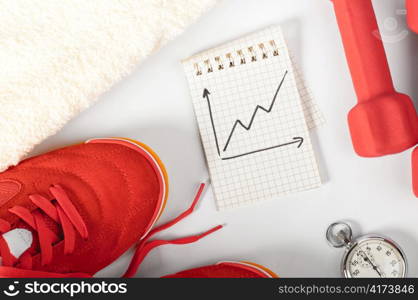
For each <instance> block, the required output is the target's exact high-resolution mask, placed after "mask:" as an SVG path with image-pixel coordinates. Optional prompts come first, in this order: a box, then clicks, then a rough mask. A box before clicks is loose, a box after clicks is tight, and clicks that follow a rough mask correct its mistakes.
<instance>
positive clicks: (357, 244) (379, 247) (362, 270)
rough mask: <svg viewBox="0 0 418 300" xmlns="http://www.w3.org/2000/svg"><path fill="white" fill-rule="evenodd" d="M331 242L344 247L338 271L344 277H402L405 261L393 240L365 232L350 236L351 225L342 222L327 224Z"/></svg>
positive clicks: (405, 265)
mask: <svg viewBox="0 0 418 300" xmlns="http://www.w3.org/2000/svg"><path fill="white" fill-rule="evenodd" d="M326 237H327V240H328V242H329V243H330V244H331V246H333V247H335V248H342V247H345V253H344V256H343V259H342V262H341V271H342V273H343V276H345V277H346V278H363V277H369V278H404V277H406V274H407V262H406V258H405V254H404V252H403V251H402V249H401V248H400V247H399V246H398V245H397V244H396V243H395V242H394V241H392V240H390V239H388V238H385V237H382V236H378V235H365V236H362V237H359V238H357V239H354V240H353V234H352V230H351V227H350V226H349V225H348V224H346V223H343V222H337V223H333V224H331V225H330V226H329V227H328V230H327V233H326Z"/></svg>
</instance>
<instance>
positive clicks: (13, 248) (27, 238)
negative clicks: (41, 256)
mask: <svg viewBox="0 0 418 300" xmlns="http://www.w3.org/2000/svg"><path fill="white" fill-rule="evenodd" d="M3 239H4V240H5V241H6V244H7V246H8V247H9V250H10V253H11V254H12V255H13V256H14V257H15V258H16V259H17V258H19V257H20V256H21V255H22V254H23V253H24V252H25V251H26V250H28V249H29V248H31V246H32V243H33V234H32V232H31V231H30V230H28V229H25V228H15V229H12V230H10V231H8V232H6V233H3Z"/></svg>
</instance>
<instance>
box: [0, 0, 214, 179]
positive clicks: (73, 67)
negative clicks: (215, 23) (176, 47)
mask: <svg viewBox="0 0 418 300" xmlns="http://www.w3.org/2000/svg"><path fill="white" fill-rule="evenodd" d="M216 1H217V0H60V1H57V0H0V63H1V65H0V171H2V170H5V169H6V168H7V167H9V166H11V165H16V164H17V163H18V162H19V160H21V159H22V158H23V157H24V156H25V155H26V154H27V153H28V152H29V151H31V150H32V148H33V147H34V146H35V145H36V144H38V143H40V142H41V141H42V140H44V139H45V138H47V137H48V136H50V135H53V134H55V133H56V132H57V131H58V130H59V129H61V128H62V127H63V126H64V124H65V123H66V122H67V121H69V120H70V119H71V118H73V117H74V116H75V115H77V114H78V113H79V112H80V111H82V110H83V109H85V108H87V107H88V106H89V105H90V104H91V103H92V102H94V101H95V100H96V99H97V98H98V97H99V96H100V94H102V93H103V92H105V91H106V90H108V89H109V88H110V87H111V86H112V85H113V84H114V83H116V82H117V81H118V80H120V79H121V78H122V77H123V76H125V75H127V74H129V72H131V71H132V70H133V68H134V67H135V66H136V65H137V64H138V63H139V62H141V61H142V60H143V59H144V58H145V57H147V56H148V55H149V54H151V53H152V52H154V51H156V50H157V49H159V48H160V47H161V46H162V45H163V44H165V43H166V42H167V41H168V40H170V39H172V38H174V37H175V36H176V35H177V34H179V33H180V32H182V30H183V29H184V28H185V26H186V25H188V24H189V23H191V22H193V21H194V20H195V19H196V18H197V17H198V16H199V15H201V14H202V13H203V12H204V11H205V10H206V9H208V8H209V7H211V6H212V5H213V4H214V3H215V2H216Z"/></svg>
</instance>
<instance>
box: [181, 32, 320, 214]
mask: <svg viewBox="0 0 418 300" xmlns="http://www.w3.org/2000/svg"><path fill="white" fill-rule="evenodd" d="M183 65H184V68H185V72H186V75H187V78H188V81H189V86H190V90H191V95H192V100H193V105H194V109H195V113H196V117H197V121H198V125H199V130H200V134H201V139H202V142H203V146H204V149H205V154H206V159H207V163H208V166H209V172H210V176H211V181H212V184H213V188H214V192H215V197H216V201H217V206H218V208H219V209H220V210H223V209H228V208H234V207H239V206H244V205H249V204H251V203H255V202H259V201H264V200H273V199H277V198H279V197H280V196H284V195H287V194H289V193H294V192H298V191H303V190H307V189H312V188H316V187H318V186H320V185H321V179H320V176H319V171H318V167H317V163H316V159H315V156H314V153H313V149H312V145H311V141H310V137H309V132H308V128H310V127H315V126H318V125H320V124H321V123H322V122H323V118H322V115H321V113H320V111H319V109H317V107H316V105H315V104H314V103H313V100H312V97H311V94H310V93H309V90H307V89H306V86H305V85H304V83H303V80H302V78H301V76H300V73H296V72H295V70H294V68H293V66H292V62H291V59H290V57H289V53H288V50H287V46H286V44H285V41H284V39H283V35H282V33H281V29H280V27H278V26H275V27H270V28H267V29H265V30H263V31H260V32H258V33H256V34H252V35H249V36H247V37H244V38H242V39H239V40H236V41H234V42H231V43H228V44H225V45H223V46H221V47H218V48H214V49H211V50H208V51H205V52H203V53H201V54H198V55H195V56H193V57H191V58H189V59H187V60H185V61H183ZM296 79H298V82H297V81H296ZM298 88H299V89H298Z"/></svg>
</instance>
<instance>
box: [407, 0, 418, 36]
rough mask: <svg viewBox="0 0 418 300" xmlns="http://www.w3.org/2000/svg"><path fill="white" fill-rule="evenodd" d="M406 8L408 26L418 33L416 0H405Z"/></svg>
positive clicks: (417, 5)
mask: <svg viewBox="0 0 418 300" xmlns="http://www.w3.org/2000/svg"><path fill="white" fill-rule="evenodd" d="M406 10H407V13H408V17H407V18H408V25H409V28H411V30H413V31H415V32H416V33H418V0H406Z"/></svg>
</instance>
